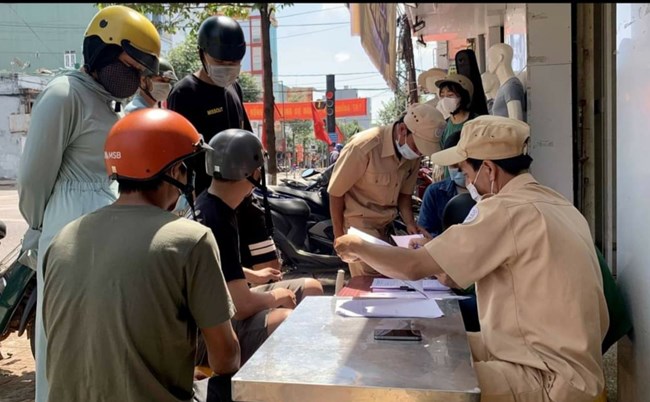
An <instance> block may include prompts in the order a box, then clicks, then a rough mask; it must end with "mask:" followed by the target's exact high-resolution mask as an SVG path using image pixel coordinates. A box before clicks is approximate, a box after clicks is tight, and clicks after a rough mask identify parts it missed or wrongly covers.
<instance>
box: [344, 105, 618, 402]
mask: <svg viewBox="0 0 650 402" xmlns="http://www.w3.org/2000/svg"><path fill="white" fill-rule="evenodd" d="M529 132H530V130H529V127H528V125H527V124H526V123H524V122H521V121H518V120H515V119H510V118H506V117H500V116H481V117H477V118H476V119H474V120H472V121H469V122H467V123H465V125H464V126H463V129H462V132H461V138H460V142H459V143H458V145H457V146H456V147H453V148H450V149H446V150H444V151H441V152H439V153H436V154H434V155H433V157H432V162H434V163H437V164H440V165H443V166H455V165H458V166H459V167H460V169H461V170H462V171H463V173H464V174H465V177H466V179H467V186H468V190H469V192H470V194H472V197H473V198H474V199H476V200H477V204H476V205H475V206H474V208H472V210H471V211H470V213H469V214H468V216H467V218H466V219H465V221H464V223H463V224H459V225H454V226H452V227H450V228H448V229H447V230H446V231H445V232H443V233H442V234H441V235H440V236H438V237H436V238H435V239H432V240H430V241H428V242H425V241H422V242H420V244H424V247H420V248H418V249H406V248H398V247H381V246H376V245H372V244H369V243H364V242H363V241H362V240H361V239H359V237H357V236H353V235H346V236H344V237H341V238H339V239H338V240H337V242H336V245H335V247H336V250H337V252H338V253H339V255H340V256H341V257H342V258H343V259H344V260H346V261H357V260H363V261H365V262H366V263H368V264H369V265H371V266H372V267H373V268H375V269H376V270H377V271H379V272H381V273H382V274H384V275H387V276H389V277H394V278H400V279H413V280H416V279H421V278H424V277H427V276H438V277H439V278H443V280H444V277H445V276H448V277H449V280H451V281H453V282H455V283H457V284H458V285H460V286H461V287H467V286H468V285H469V284H471V283H476V294H477V297H478V311H479V321H480V326H481V332H475V333H469V334H468V337H469V341H470V347H471V351H472V357H473V360H474V362H473V365H474V369H475V371H476V374H477V378H478V382H479V385H480V388H481V401H553V402H593V401H594V399H595V398H596V396H597V395H599V394H600V393H601V392H602V391H603V388H604V378H603V367H602V358H601V341H602V340H603V337H604V336H605V332H606V331H607V327H608V323H609V316H608V313H607V307H606V304H605V298H604V295H603V282H602V277H601V274H600V268H599V265H598V258H597V256H596V250H595V248H594V242H593V240H592V238H591V234H590V232H589V227H588V225H587V221H586V220H585V218H584V217H583V216H582V215H581V214H580V212H579V211H578V210H577V209H576V208H575V207H574V206H573V204H571V202H569V201H568V200H566V199H565V198H564V197H563V196H561V195H560V194H558V193H557V192H555V191H553V190H551V189H550V188H548V187H545V186H543V185H541V184H539V183H538V182H537V181H536V180H535V178H534V177H533V176H532V175H531V174H530V173H528V168H529V166H530V164H531V162H532V158H531V157H530V156H529V155H528V141H529Z"/></svg>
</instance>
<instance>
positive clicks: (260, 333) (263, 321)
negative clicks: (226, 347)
mask: <svg viewBox="0 0 650 402" xmlns="http://www.w3.org/2000/svg"><path fill="white" fill-rule="evenodd" d="M277 288H283V289H290V290H292V291H293V292H294V293H295V294H296V302H297V303H300V301H301V300H302V297H303V291H304V290H305V278H299V279H290V280H286V281H279V282H274V283H270V284H268V285H260V286H255V287H252V288H251V291H252V292H270V291H271V290H273V289H277ZM271 310H272V309H265V310H261V311H259V312H257V313H255V314H253V315H252V316H250V317H248V318H247V319H245V320H235V319H234V318H233V319H232V320H230V321H231V323H232V327H233V329H234V330H235V334H237V338H238V339H239V347H240V349H241V365H242V366H243V365H244V363H246V362H247V361H248V359H250V357H251V356H253V353H255V351H256V350H257V349H259V347H260V346H262V344H263V343H264V341H266V338H268V337H269V334H268V316H269V313H270V312H271ZM196 364H197V365H200V366H209V363H208V356H207V353H206V347H205V343H204V341H203V336H201V334H199V337H198V344H197V361H196Z"/></svg>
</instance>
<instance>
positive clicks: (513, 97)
mask: <svg viewBox="0 0 650 402" xmlns="http://www.w3.org/2000/svg"><path fill="white" fill-rule="evenodd" d="M510 101H519V102H520V103H521V108H522V110H523V113H524V121H526V93H525V92H524V86H523V84H522V83H521V81H519V78H517V77H511V78H509V79H508V80H507V81H506V82H504V83H503V85H501V87H499V90H498V91H497V96H496V97H495V98H494V104H493V105H492V113H491V114H492V115H494V116H503V117H510V116H509V115H508V102H510Z"/></svg>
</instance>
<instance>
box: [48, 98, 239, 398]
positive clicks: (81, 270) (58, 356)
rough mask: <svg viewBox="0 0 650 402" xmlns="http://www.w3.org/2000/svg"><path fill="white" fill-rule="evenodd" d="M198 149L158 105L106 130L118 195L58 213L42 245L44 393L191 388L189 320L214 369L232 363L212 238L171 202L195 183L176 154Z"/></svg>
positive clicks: (199, 143) (232, 342)
mask: <svg viewBox="0 0 650 402" xmlns="http://www.w3.org/2000/svg"><path fill="white" fill-rule="evenodd" d="M207 149H209V146H208V145H206V144H205V143H204V142H203V138H202V137H201V135H200V134H199V133H198V132H197V131H196V129H195V128H194V126H192V124H191V123H190V122H189V121H188V120H187V119H185V118H184V117H183V116H181V115H179V114H178V113H175V112H172V111H169V110H165V109H142V110H137V111H135V112H132V113H130V114H128V115H127V116H126V117H124V118H123V119H122V120H120V121H119V122H117V123H116V124H115V125H114V126H113V128H112V129H111V131H110V132H109V134H108V138H107V140H106V143H105V147H104V158H105V166H106V172H107V174H108V176H110V177H111V178H112V179H115V180H116V181H117V182H118V184H119V190H120V196H119V198H118V199H117V201H115V202H114V203H113V204H111V205H109V206H106V207H103V208H100V209H98V210H96V211H94V212H91V213H89V214H87V215H84V216H83V217H81V218H78V219H76V220H74V221H72V222H71V223H69V224H67V225H65V226H64V227H63V229H61V231H60V232H59V233H58V234H57V235H56V236H55V238H54V239H53V240H52V243H51V245H50V248H49V249H48V251H47V253H46V254H45V257H44V268H45V293H44V302H43V303H44V304H43V306H44V307H43V317H44V324H45V333H46V335H47V338H48V349H47V350H48V360H47V377H48V381H49V384H50V392H49V400H50V401H82V400H83V401H101V400H116V401H144V400H152V401H154V400H155V401H178V400H183V401H185V400H190V399H191V398H192V397H193V394H194V391H193V372H194V355H195V353H196V336H197V327H198V328H199V329H200V330H201V333H202V335H203V339H204V340H205V343H206V345H207V351H208V356H209V363H210V367H211V369H212V370H213V371H214V372H215V373H217V374H219V375H222V376H223V377H227V375H228V374H232V373H234V372H236V371H237V370H238V369H239V365H240V349H239V342H238V340H237V337H236V335H235V333H234V331H233V328H232V325H231V322H230V319H231V317H233V316H234V314H235V308H234V305H233V303H232V301H231V299H230V295H229V293H228V288H227V287H226V283H225V281H224V277H223V274H222V272H221V269H220V259H219V251H218V248H217V243H216V241H215V238H214V236H213V235H212V232H211V231H210V229H209V228H207V227H205V226H203V225H201V224H200V223H198V222H194V221H192V220H189V219H185V218H181V217H178V216H176V215H174V214H172V213H170V212H168V211H170V210H171V209H172V208H173V207H174V205H175V204H176V201H177V199H178V197H179V192H184V193H191V191H192V188H191V177H188V170H187V168H186V166H185V163H187V161H188V160H190V159H191V158H193V157H196V156H197V155H201V154H202V153H203V152H205V151H206V150H207ZM118 379H119V380H118ZM118 384H119V385H118Z"/></svg>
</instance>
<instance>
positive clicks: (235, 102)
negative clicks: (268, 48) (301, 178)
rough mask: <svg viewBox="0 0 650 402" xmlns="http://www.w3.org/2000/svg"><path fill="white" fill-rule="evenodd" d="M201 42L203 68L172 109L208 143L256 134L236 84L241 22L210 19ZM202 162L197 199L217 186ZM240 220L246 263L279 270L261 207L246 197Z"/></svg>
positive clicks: (177, 90) (171, 102)
mask: <svg viewBox="0 0 650 402" xmlns="http://www.w3.org/2000/svg"><path fill="white" fill-rule="evenodd" d="M197 41H198V52H199V57H200V59H201V69H199V70H198V71H196V72H194V73H193V74H189V75H187V76H186V77H184V78H183V79H182V80H180V81H179V82H178V84H176V85H175V86H174V88H173V89H172V92H171V93H170V94H169V97H168V99H167V108H169V109H170V110H174V111H176V112H178V113H180V114H182V115H183V116H185V117H186V118H187V119H188V120H189V121H191V122H192V124H194V126H195V127H196V129H197V130H198V131H199V132H200V133H201V134H203V136H204V137H205V139H206V141H210V139H212V137H214V136H215V135H216V134H217V133H218V132H220V131H223V130H226V129H229V128H239V129H244V130H248V131H251V130H252V128H251V124H250V121H249V119H248V115H247V114H246V110H245V109H244V105H243V103H242V102H243V101H242V99H243V94H242V88H241V86H240V85H239V83H238V82H237V77H238V76H239V71H240V67H241V60H242V59H243V58H244V54H245V53H246V40H245V38H244V32H243V30H242V29H241V27H240V26H239V23H238V22H237V21H235V20H234V19H232V18H230V17H226V16H223V15H219V16H212V17H209V18H207V19H206V20H205V21H203V22H202V23H201V26H200V27H199V32H198V40H197ZM203 163H204V158H203V157H199V158H197V160H196V162H195V163H194V164H193V165H191V166H190V167H191V168H193V169H194V171H195V172H196V182H195V189H196V195H197V196H198V195H199V194H200V193H201V192H203V191H204V190H206V189H207V188H208V187H209V186H210V183H211V181H212V177H211V176H209V175H208V174H206V173H205V170H204V168H203ZM237 215H238V221H239V223H240V226H239V235H240V237H241V244H240V247H241V253H240V254H241V257H242V264H243V265H244V266H245V267H248V268H254V269H261V268H265V267H269V266H270V267H273V268H276V269H279V268H280V263H279V261H278V257H277V252H276V249H275V244H274V242H273V239H272V238H271V237H270V235H269V231H268V228H267V227H266V225H265V222H264V212H263V210H262V208H261V207H260V206H258V205H257V204H256V203H255V202H253V200H252V197H246V199H245V200H244V201H243V203H242V205H241V206H240V207H239V208H238V209H237Z"/></svg>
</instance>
